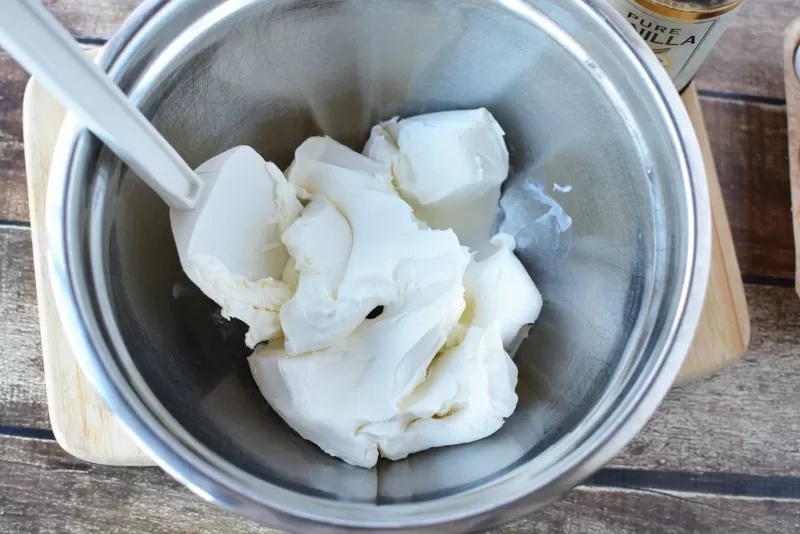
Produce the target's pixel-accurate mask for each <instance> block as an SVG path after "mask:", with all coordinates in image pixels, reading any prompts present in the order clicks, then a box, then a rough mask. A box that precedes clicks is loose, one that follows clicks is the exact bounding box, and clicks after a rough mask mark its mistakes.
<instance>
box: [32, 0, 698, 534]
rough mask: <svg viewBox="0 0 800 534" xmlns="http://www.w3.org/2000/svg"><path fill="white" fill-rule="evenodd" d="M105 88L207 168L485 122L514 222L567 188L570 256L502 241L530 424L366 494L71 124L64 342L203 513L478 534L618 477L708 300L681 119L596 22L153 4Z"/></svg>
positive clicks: (64, 153) (55, 178)
mask: <svg viewBox="0 0 800 534" xmlns="http://www.w3.org/2000/svg"><path fill="white" fill-rule="evenodd" d="M102 64H103V65H104V67H105V68H106V69H107V70H108V71H109V72H110V73H111V76H112V77H113V78H114V79H115V80H116V81H117V82H118V83H119V84H120V85H121V86H122V88H123V89H124V90H125V91H127V92H128V93H129V95H130V98H131V99H132V100H133V101H135V103H136V104H137V105H138V106H140V108H141V109H142V110H143V111H144V113H145V114H146V115H147V116H149V117H150V118H151V119H152V121H153V122H154V124H155V125H156V126H157V127H158V129H159V130H160V131H161V132H162V133H163V134H164V135H165V136H166V138H167V139H168V140H169V141H170V142H171V143H172V144H173V145H174V146H175V147H176V148H177V150H178V152H179V153H180V154H181V155H182V156H183V157H184V158H185V159H186V160H187V161H188V162H189V163H190V164H191V165H193V166H196V165H199V164H200V163H201V162H203V161H204V160H206V159H207V158H210V157H211V156H213V155H215V154H217V153H219V152H222V151H223V150H225V149H227V148H229V147H232V146H235V145H238V144H247V145H252V146H253V147H255V148H256V149H257V150H258V151H259V152H260V153H261V154H262V155H263V156H264V157H265V158H267V159H272V160H274V161H276V162H277V163H278V164H279V165H286V164H288V163H289V162H290V160H291V159H292V153H293V150H294V149H295V148H296V147H297V146H298V145H299V143H300V142H301V141H302V140H304V139H305V138H306V137H307V136H310V135H315V134H319V133H320V132H324V133H326V134H328V135H330V136H332V137H334V138H336V139H338V140H340V141H342V142H345V143H348V144H350V145H352V146H354V147H356V148H360V146H361V144H362V143H363V142H364V140H365V138H366V134H367V131H368V127H369V126H370V125H372V124H374V123H375V122H377V121H379V120H382V119H388V118H390V117H392V116H394V115H402V116H407V115H413V114H418V113H422V112H429V111H436V110H446V109H456V108H473V107H478V106H486V107H487V108H489V109H490V110H491V112H492V113H493V114H494V115H495V117H496V118H497V119H498V120H499V122H500V123H501V125H502V126H503V128H504V129H505V131H506V133H507V137H506V139H507V142H508V145H509V148H510V152H511V166H512V173H511V178H510V180H509V185H508V189H509V190H513V189H514V188H517V190H519V191H523V197H522V199H523V200H522V202H523V204H521V205H517V207H518V208H519V207H520V206H521V207H523V208H524V210H523V211H524V212H525V213H529V214H531V218H533V216H534V214H541V209H542V204H541V202H540V201H539V200H537V198H538V197H537V196H536V195H529V196H525V195H524V190H525V188H526V187H528V190H529V191H533V189H536V187H534V186H538V189H537V190H538V191H543V192H547V193H548V194H550V193H552V191H553V186H554V184H560V185H567V184H569V185H571V186H572V187H573V189H572V191H571V192H569V193H559V194H557V195H556V193H552V196H557V199H558V200H559V202H560V203H561V204H562V206H563V207H564V209H565V210H566V212H567V213H568V214H569V215H570V216H571V217H572V219H573V224H572V226H571V229H570V232H571V234H570V232H567V233H565V234H558V237H559V239H549V240H548V239H539V238H538V237H536V236H533V237H531V236H528V238H524V234H525V232H526V231H527V223H526V222H525V221H524V217H522V219H520V218H519V217H518V218H517V219H515V221H517V222H514V221H509V220H506V221H504V223H503V224H505V226H506V227H505V229H506V230H509V231H512V232H513V233H515V234H517V235H518V236H520V242H521V244H522V246H521V247H520V249H519V250H518V251H517V253H518V255H519V256H520V257H521V259H522V260H523V262H524V263H525V265H526V267H527V268H528V269H529V271H530V273H531V275H532V277H533V279H534V280H535V281H536V283H537V284H538V285H539V287H540V289H541V291H542V294H543V296H544V300H545V304H544V309H543V311H542V314H541V318H540V319H539V321H538V322H537V324H536V326H535V327H534V329H533V331H532V333H531V336H530V337H529V338H528V340H527V341H526V342H525V343H524V345H523V346H522V347H521V349H520V350H519V353H518V355H517V363H518V366H519V370H520V382H519V386H518V388H517V390H518V393H519V397H520V401H519V406H518V408H517V411H516V413H515V414H514V415H513V416H512V417H511V418H510V419H509V420H508V422H507V423H506V425H505V426H504V427H503V428H502V429H501V430H500V431H499V432H498V433H497V434H495V435H493V436H491V437H490V438H487V439H485V440H483V441H480V442H477V443H472V444H469V445H463V446H457V447H449V448H443V449H437V450H432V451H429V452H425V453H421V454H416V455H413V456H412V457H410V458H408V459H407V460H403V461H399V462H393V463H391V462H382V463H380V464H379V466H378V467H377V468H376V469H373V470H364V469H360V468H355V467H351V466H349V465H346V464H345V463H343V462H341V461H339V460H337V459H335V458H332V457H329V456H327V455H325V454H324V453H322V452H321V451H320V450H319V449H317V447H316V446H314V445H313V444H311V443H309V442H306V441H304V440H303V439H301V438H300V437H299V436H298V435H297V434H295V433H294V432H293V431H292V430H291V429H290V428H288V427H287V426H286V425H285V424H284V423H283V422H282V421H281V420H280V418H279V417H277V416H276V415H275V414H274V413H273V412H272V411H271V410H270V408H269V406H268V405H267V403H266V402H265V401H264V399H263V398H262V397H261V395H260V394H259V392H258V389H257V388H256V385H255V383H254V382H253V380H252V378H251V376H250V373H249V370H248V368H247V364H246V361H245V356H246V352H245V351H244V350H243V347H242V343H241V335H242V331H241V330H240V329H238V327H237V326H236V325H234V324H226V323H224V322H222V321H220V319H219V317H218V315H217V314H215V310H214V309H213V308H214V307H213V306H212V305H211V304H210V303H209V301H208V300H207V299H205V298H204V297H203V296H202V295H200V294H198V293H197V292H196V291H195V290H193V289H192V288H191V286H190V285H189V284H188V282H187V281H186V279H185V278H184V276H183V274H182V273H181V269H180V266H179V264H178V259H177V255H176V251H175V247H174V244H173V241H172V236H171V234H170V229H169V221H168V213H167V209H166V206H165V205H164V204H163V203H162V202H161V201H160V200H159V199H158V198H157V197H156V196H155V195H154V194H153V193H152V192H151V191H150V190H148V188H147V187H145V186H144V185H143V183H142V182H141V181H140V180H139V179H138V178H136V177H135V176H132V175H131V174H130V173H129V172H128V171H127V170H126V169H125V168H124V167H123V166H122V165H121V164H120V162H119V160H118V159H117V158H115V157H114V155H113V154H111V153H110V152H109V151H108V150H107V149H105V148H104V147H102V146H101V145H100V143H98V141H97V140H96V139H94V138H93V137H92V136H91V135H89V134H88V133H87V132H86V131H84V130H83V129H81V128H80V127H79V125H78V124H77V123H76V122H75V120H74V119H72V118H70V119H68V121H67V123H66V125H65V128H64V130H63V131H62V136H61V138H60V143H59V148H58V150H57V155H56V162H55V164H54V172H53V175H52V177H51V182H50V186H51V188H50V191H49V197H48V221H47V224H48V230H49V238H50V248H49V255H50V262H51V267H52V271H53V273H54V274H53V276H54V279H53V284H54V286H55V290H56V295H57V301H58V306H59V310H60V312H61V317H62V320H63V321H64V323H65V325H66V330H67V332H68V333H69V335H70V338H71V342H72V343H73V345H74V348H75V350H76V352H77V354H78V355H79V357H80V360H81V363H82V365H83V367H84V369H85V371H86V373H87V374H88V376H89V377H90V378H91V380H92V381H93V382H94V384H95V385H96V386H97V388H98V390H99V391H100V393H101V394H102V396H103V397H104V398H105V400H106V401H107V402H108V405H109V406H110V408H111V409H112V410H113V411H114V413H116V414H117V415H118V416H119V418H120V419H121V420H122V421H123V422H124V424H125V425H126V426H127V427H128V428H129V429H130V431H131V432H132V434H133V435H134V436H135V437H136V439H137V440H138V441H139V443H140V444H141V445H142V446H143V447H144V448H145V449H146V450H147V451H148V452H149V453H150V454H151V455H152V456H153V458H154V459H155V460H156V461H157V462H158V463H159V464H160V465H161V466H162V467H163V468H164V469H166V470H167V471H169V472H170V473H171V474H172V475H174V476H175V477H176V478H178V479H179V480H181V481H182V482H184V483H185V484H186V485H188V486H189V487H190V488H192V489H193V490H194V491H195V492H197V493H198V494H200V495H202V496H204V497H205V498H207V499H209V500H211V501H214V502H216V503H218V504H220V505H221V506H224V507H226V508H228V509H231V510H234V511H235V512H238V513H240V514H242V515H245V516H248V517H251V518H254V519H256V520H259V521H261V522H263V523H266V524H269V525H272V526H277V527H281V528H286V529H292V530H297V531H300V532H304V533H311V532H322V531H325V532H327V531H329V530H330V529H335V528H341V529H346V528H356V527H361V528H364V529H367V530H370V531H373V530H377V529H381V528H390V527H393V528H399V529H406V530H409V531H411V530H414V531H415V532H419V531H420V530H415V529H416V528H417V527H425V528H426V529H429V530H430V531H432V532H456V531H463V530H475V529H480V528H485V527H489V526H491V525H494V524H496V523H499V522H501V521H505V520H510V519H511V518H514V517H516V516H519V515H520V514H523V513H525V512H528V511H530V510H532V509H534V508H536V507H538V506H541V505H543V504H544V503H547V502H549V501H551V500H552V499H554V498H556V497H557V496H558V495H559V494H560V493H562V492H563V491H565V490H567V489H568V488H570V487H572V486H573V485H574V484H576V483H577V482H579V481H580V480H581V479H582V478H584V477H586V476H587V475H589V474H590V473H591V472H592V471H593V470H595V469H596V468H598V467H599V466H600V465H601V464H602V463H603V462H605V461H607V460H608V459H609V458H611V456H613V455H614V454H615V453H616V452H617V451H619V449H620V448H621V447H622V446H623V445H624V444H625V443H626V442H627V440H629V439H630V438H631V437H632V436H633V434H634V433H635V432H636V431H637V430H639V429H640V428H641V427H642V425H643V424H644V422H645V420H646V419H647V417H648V416H649V415H650V414H651V413H652V412H653V410H654V409H655V408H656V406H657V404H658V403H659V401H660V400H661V398H662V397H663V395H664V394H665V392H666V391H667V389H668V387H669V385H670V384H671V383H672V381H673V379H674V377H675V375H676V373H677V371H678V369H679V367H680V365H681V362H682V360H683V358H684V355H685V353H686V351H687V348H688V346H689V343H690V341H691V339H692V336H693V333H694V329H695V327H696V324H697V320H698V316H699V313H700V309H701V306H702V301H703V297H704V294H705V289H706V282H707V275H708V268H709V250H710V233H709V228H710V216H709V206H708V199H707V192H706V186H705V177H704V174H703V170H702V161H701V159H700V155H699V154H700V153H699V150H698V147H697V142H696V139H695V137H694V133H693V131H692V128H691V125H690V123H689V121H688V118H687V116H686V113H685V111H684V110H683V108H682V107H681V103H680V100H679V98H678V95H677V94H676V93H675V91H674V89H672V87H671V86H670V83H669V80H668V78H667V77H666V75H665V74H664V73H663V72H662V71H661V68H660V67H659V65H658V63H657V62H656V61H655V60H654V58H653V57H652V56H651V54H650V51H649V50H648V49H647V47H646V46H645V45H644V44H642V43H639V41H637V39H636V35H635V34H634V32H633V31H632V29H631V28H629V27H627V26H626V25H625V23H624V21H623V20H622V19H621V18H620V17H618V16H617V15H616V14H615V13H614V12H613V11H612V9H610V8H609V7H608V6H607V5H606V4H605V3H604V2H600V1H580V0H535V1H534V0H532V1H529V2H525V1H522V0H469V1H454V0H403V1H401V0H386V1H380V2H379V1H374V0H227V1H226V0H172V1H169V2H167V1H163V0H161V1H158V0H156V1H151V2H149V3H145V4H144V5H143V6H141V7H140V8H139V9H138V10H137V11H136V12H135V14H134V15H133V16H132V17H130V18H129V20H128V21H127V22H126V23H125V24H124V25H123V27H122V28H121V29H120V31H119V32H118V33H117V34H116V35H115V36H114V38H113V39H112V40H111V42H110V43H109V44H108V46H107V47H106V50H105V52H104V54H103V57H102ZM523 215H524V214H523ZM537 216H538V215H537ZM520 220H522V222H519V221H520ZM515 224H516V225H517V227H513V226H514V225H515Z"/></svg>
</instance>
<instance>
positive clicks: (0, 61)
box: [0, 49, 28, 221]
mask: <svg viewBox="0 0 800 534" xmlns="http://www.w3.org/2000/svg"><path fill="white" fill-rule="evenodd" d="M27 82H28V74H27V73H26V72H25V71H23V70H22V68H20V67H19V66H18V65H17V64H16V63H15V62H14V60H13V59H11V57H10V56H9V55H8V54H7V53H6V52H5V51H4V50H2V49H0V221H27V220H28V192H27V188H26V185H25V154H24V151H23V147H22V111H21V110H22V94H23V92H24V91H25V84H26V83H27Z"/></svg>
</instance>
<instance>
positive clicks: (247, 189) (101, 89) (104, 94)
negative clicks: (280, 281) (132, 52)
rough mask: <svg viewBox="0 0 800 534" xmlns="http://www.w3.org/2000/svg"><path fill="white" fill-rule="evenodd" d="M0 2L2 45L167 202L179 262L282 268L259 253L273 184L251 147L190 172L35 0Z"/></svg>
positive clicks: (261, 272)
mask: <svg viewBox="0 0 800 534" xmlns="http://www.w3.org/2000/svg"><path fill="white" fill-rule="evenodd" d="M0 4H1V5H0V12H1V13H2V14H1V15H0V45H2V46H3V47H4V48H6V49H7V50H8V51H9V52H10V53H11V55H12V56H14V57H15V58H16V59H17V61H19V63H20V64H21V65H22V66H23V67H24V68H25V69H27V70H28V71H29V72H30V73H31V74H32V75H34V76H35V77H36V78H38V79H39V81H40V82H41V83H42V84H43V85H44V86H45V87H46V88H47V89H48V90H49V91H50V92H51V93H52V94H53V95H54V96H55V97H56V98H57V99H58V100H60V101H61V102H62V103H63V104H64V106H65V107H66V108H68V109H69V110H71V111H72V112H73V113H75V114H76V115H77V116H78V118H79V119H80V120H81V121H82V122H83V123H84V124H85V125H86V127H87V128H88V129H89V130H91V131H92V132H93V133H94V134H95V135H96V136H97V137H99V138H100V139H101V140H102V141H103V142H104V143H105V144H106V145H107V146H108V147H109V148H110V149H111V150H112V151H113V152H114V153H115V154H117V156H119V157H120V159H122V160H123V161H124V162H125V163H126V164H128V166H129V167H130V168H131V169H133V171H134V172H135V173H136V174H137V175H138V176H139V177H140V178H142V179H143V180H144V181H145V182H146V183H147V184H148V185H149V186H150V187H151V188H153V190H155V192H156V193H157V194H158V195H159V196H160V197H161V198H162V199H163V200H164V202H166V203H167V205H168V206H169V207H170V208H172V226H173V235H174V237H175V241H176V244H177V247H178V251H179V254H180V256H181V262H182V263H184V260H185V259H186V258H187V257H188V255H189V254H192V253H195V254H207V255H213V256H215V257H216V258H217V259H219V260H220V261H222V262H223V263H224V264H225V265H226V266H227V268H228V269H229V270H230V271H232V272H234V273H238V274H241V275H243V276H246V277H255V279H258V278H260V277H262V276H265V275H272V276H274V275H275V273H276V271H277V272H278V273H279V271H280V270H279V269H278V268H277V267H276V266H274V265H272V264H271V263H274V262H271V258H268V257H267V256H268V255H265V254H264V253H263V252H264V249H265V247H269V246H271V245H272V242H273V241H274V236H272V235H270V234H271V233H274V232H270V228H271V226H274V223H275V221H274V219H275V213H274V212H271V210H270V209H269V204H270V201H272V200H273V198H274V195H275V187H276V185H275V182H274V180H273V179H271V178H270V172H269V170H268V168H267V165H266V163H265V162H264V160H263V159H261V157H260V156H259V155H258V154H256V153H255V151H253V150H252V149H249V148H247V147H240V148H238V149H232V150H231V151H229V153H226V157H218V158H214V160H212V161H214V162H215V163H214V164H211V165H204V166H203V167H201V168H200V169H198V170H199V171H202V172H195V171H193V170H192V169H191V168H189V166H188V165H187V164H186V163H185V162H184V161H183V159H181V157H180V156H179V155H178V153H177V152H175V150H174V149H173V148H172V147H171V146H170V145H169V143H168V142H167V141H166V140H165V139H164V138H163V137H162V136H161V134H159V133H158V131H157V130H156V129H155V128H154V127H153V125H152V124H150V123H149V122H148V120H147V119H146V118H145V117H144V115H142V114H141V112H140V111H139V110H138V109H136V108H135V107H134V106H133V104H131V102H130V101H129V100H128V98H127V97H126V96H125V94H124V93H123V92H122V91H121V90H120V89H119V87H117V86H116V85H115V84H114V83H113V82H112V81H111V80H110V79H109V78H108V76H107V75H106V74H105V72H103V71H102V70H101V69H100V68H99V67H97V66H96V65H95V64H94V63H92V62H91V60H90V59H89V58H88V57H87V56H86V54H85V53H84V52H83V51H82V50H81V49H80V48H79V47H78V45H77V43H76V42H75V41H74V40H73V38H72V36H71V35H70V34H69V32H67V30H66V29H64V28H63V27H62V26H61V25H60V24H59V23H58V21H57V20H56V19H55V18H54V17H53V16H52V15H51V14H50V12H49V11H48V10H47V9H46V8H45V7H44V6H42V4H41V3H40V2H39V0H0ZM234 153H235V156H236V157H229V156H231V155H234ZM209 163H211V162H209ZM272 170H275V171H277V169H272ZM277 172H278V173H279V174H280V171H277ZM281 178H282V175H281Z"/></svg>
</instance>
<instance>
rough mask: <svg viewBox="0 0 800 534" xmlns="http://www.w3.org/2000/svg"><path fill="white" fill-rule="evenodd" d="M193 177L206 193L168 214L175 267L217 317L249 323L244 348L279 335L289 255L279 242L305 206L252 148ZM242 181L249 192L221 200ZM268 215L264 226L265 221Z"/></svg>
mask: <svg viewBox="0 0 800 534" xmlns="http://www.w3.org/2000/svg"><path fill="white" fill-rule="evenodd" d="M195 172H197V173H198V174H200V175H203V177H204V182H205V184H206V186H205V187H204V190H203V198H201V201H200V204H201V207H198V208H195V209H193V210H191V211H175V210H172V211H171V212H170V219H171V223H172V233H173V235H174V237H175V243H176V245H177V247H178V255H179V257H180V260H181V265H182V267H183V269H184V271H185V272H186V274H187V276H188V277H189V279H190V280H191V281H192V282H194V283H195V284H196V285H197V286H198V287H199V288H200V289H201V290H202V291H203V293H205V294H206V296H208V297H209V298H211V299H212V300H213V301H214V302H216V303H217V304H219V305H220V306H221V307H222V314H223V316H225V317H227V318H230V317H235V318H237V319H240V320H242V321H244V322H245V323H247V324H248V325H249V326H250V331H249V332H248V333H247V337H246V339H245V341H246V343H247V345H248V346H250V347H254V346H255V345H256V344H257V343H259V342H261V341H264V340H266V339H269V338H270V337H274V336H275V335H278V334H279V333H280V323H279V321H278V315H277V314H278V311H279V310H280V308H281V306H282V305H283V303H284V302H286V301H287V300H288V299H289V297H291V291H290V289H289V288H288V286H287V285H286V284H284V283H283V282H280V279H281V277H282V275H283V270H284V267H285V265H286V261H287V259H288V257H289V256H288V254H287V252H286V248H285V247H284V245H283V243H281V235H282V234H283V232H284V231H285V230H286V229H287V228H288V227H289V225H291V224H292V223H293V222H294V220H295V219H297V217H299V215H300V212H301V211H302V209H303V206H302V205H301V204H300V201H299V200H297V192H296V190H295V188H294V186H292V185H291V184H290V183H289V182H287V180H286V178H285V177H284V176H283V173H281V171H280V170H279V169H278V168H277V167H276V166H275V165H274V164H272V163H268V162H265V161H264V160H263V158H261V156H259V155H258V153H256V151H255V150H253V149H252V148H250V147H244V146H241V147H235V148H231V149H230V150H228V151H226V152H223V153H222V154H220V155H218V156H216V157H214V158H212V159H210V160H208V161H207V162H205V163H204V164H203V165H201V166H200V167H198V168H197V169H196V170H195ZM244 174H247V175H248V176H251V177H253V178H254V179H253V180H248V183H252V185H253V188H254V190H253V191H251V194H250V195H247V197H246V200H247V201H251V202H252V204H251V205H248V206H242V205H241V202H242V195H233V194H226V191H232V190H234V189H235V188H236V187H238V186H239V185H238V184H240V183H241V182H240V177H241V176H242V175H244ZM264 212H266V213H268V214H269V218H268V224H267V225H264V224H263V223H264V215H263V213H264Z"/></svg>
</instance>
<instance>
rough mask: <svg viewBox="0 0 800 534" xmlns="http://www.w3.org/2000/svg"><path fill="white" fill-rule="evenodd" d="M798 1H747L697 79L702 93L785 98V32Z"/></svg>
mask: <svg viewBox="0 0 800 534" xmlns="http://www.w3.org/2000/svg"><path fill="white" fill-rule="evenodd" d="M798 15H800V6H799V5H798V3H797V0H746V1H745V3H744V5H743V6H742V8H741V11H740V12H739V15H738V17H737V18H736V20H735V21H734V23H733V24H732V25H731V26H730V27H729V28H728V30H727V31H726V32H725V34H724V35H723V36H722V39H720V41H719V43H718V44H717V46H716V48H715V49H714V50H713V51H712V52H711V54H710V55H709V57H708V59H707V60H706V62H705V63H704V64H703V66H702V67H701V69H700V71H699V72H698V74H697V77H696V78H695V81H696V82H697V85H698V87H699V88H700V89H701V90H708V91H720V92H726V93H737V94H745V95H754V96H761V97H767V98H783V95H784V94H785V91H784V86H783V59H782V57H783V56H782V54H783V40H782V36H783V30H784V29H785V28H786V26H787V25H788V24H789V22H790V21H791V20H792V19H793V18H795V17H797V16H798Z"/></svg>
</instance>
